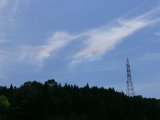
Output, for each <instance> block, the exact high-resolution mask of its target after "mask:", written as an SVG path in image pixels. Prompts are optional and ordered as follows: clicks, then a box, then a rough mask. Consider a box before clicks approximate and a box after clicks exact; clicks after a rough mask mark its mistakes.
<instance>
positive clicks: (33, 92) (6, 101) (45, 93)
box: [0, 79, 160, 120]
mask: <svg viewBox="0 0 160 120" xmlns="http://www.w3.org/2000/svg"><path fill="white" fill-rule="evenodd" d="M0 120H160V100H159V99H154V98H143V97H142V96H134V97H128V96H126V95H125V94H124V93H123V92H117V91H115V90H114V89H113V88H109V89H105V88H103V87H101V88H98V87H96V86H95V87H90V86H89V85H88V84H87V85H86V86H84V87H78V86H76V85H69V84H65V85H63V86H62V85H61V84H60V83H57V82H56V81H55V80H54V79H51V80H48V81H46V82H45V83H43V84H42V83H40V82H37V81H28V82H25V83H24V84H23V85H22V86H20V87H18V88H16V87H13V86H12V85H11V86H10V87H9V88H7V87H0Z"/></svg>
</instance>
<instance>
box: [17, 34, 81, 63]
mask: <svg viewBox="0 0 160 120" xmlns="http://www.w3.org/2000/svg"><path fill="white" fill-rule="evenodd" d="M77 37H78V36H76V35H75V36H72V35H69V34H67V33H65V32H56V33H55V34H53V35H52V36H51V37H50V38H49V39H47V42H46V43H45V44H43V45H39V46H23V47H22V48H21V50H20V51H21V57H20V61H23V60H33V59H34V61H35V62H37V63H38V64H39V65H40V66H41V65H42V63H43V62H44V60H45V59H47V58H48V57H50V56H51V55H53V54H55V53H57V52H58V51H59V50H60V49H62V48H63V47H65V45H66V44H67V43H68V42H70V41H72V40H75V39H76V38H77Z"/></svg>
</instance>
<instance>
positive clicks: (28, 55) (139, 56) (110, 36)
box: [0, 0, 160, 98]
mask: <svg viewBox="0 0 160 120" xmlns="http://www.w3.org/2000/svg"><path fill="white" fill-rule="evenodd" d="M127 57H128V58H129V60H130V64H131V71H132V77H133V83H134V87H135V92H136V94H137V95H143V96H145V97H157V98H160V87H159V86H160V1H159V0H0V85H2V86H4V85H6V86H9V85H10V84H11V83H12V84H13V85H16V86H20V85H21V84H23V83H24V82H25V81H29V80H39V81H40V82H44V81H45V80H48V79H51V78H54V79H55V80H56V81H57V82H60V83H62V84H63V83H69V84H76V85H79V86H84V85H86V84H87V83H89V85H91V86H99V87H105V88H108V87H114V88H115V89H116V90H118V91H124V92H125V90H126V65H125V62H126V58H127Z"/></svg>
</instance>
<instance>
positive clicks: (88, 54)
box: [20, 9, 160, 66]
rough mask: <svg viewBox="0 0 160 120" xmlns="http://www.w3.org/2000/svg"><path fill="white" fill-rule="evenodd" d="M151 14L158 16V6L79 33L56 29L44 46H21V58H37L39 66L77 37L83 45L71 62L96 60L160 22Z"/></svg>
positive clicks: (73, 63) (35, 59) (159, 19)
mask: <svg viewBox="0 0 160 120" xmlns="http://www.w3.org/2000/svg"><path fill="white" fill-rule="evenodd" d="M154 15H157V9H156V10H153V11H151V12H148V13H145V14H144V15H141V16H138V17H136V18H133V19H123V20H119V19H117V22H115V23H112V24H111V25H110V26H108V25H106V26H103V27H100V28H96V29H92V30H89V31H87V32H83V33H79V34H73V35H70V34H68V33H66V32H56V33H55V34H53V36H51V37H50V38H49V39H47V42H46V43H45V44H43V45H37V46H27V47H23V48H22V49H21V54H22V55H21V59H20V61H23V60H26V58H27V60H31V61H33V60H34V61H37V62H36V63H38V64H40V66H41V65H42V64H43V62H44V61H45V60H46V59H47V58H49V57H50V56H51V55H54V54H56V53H57V52H59V51H60V50H62V49H63V48H64V47H65V46H66V45H67V44H69V43H70V42H71V41H73V40H77V39H78V40H83V41H84V40H85V42H84V44H85V46H84V48H83V49H81V50H78V52H76V53H75V54H74V55H73V58H72V59H73V60H72V62H71V64H72V65H75V64H79V63H81V62H83V61H84V60H95V59H99V58H101V57H102V56H103V55H105V54H106V53H108V52H109V51H111V50H112V49H114V48H115V47H116V46H117V45H118V44H119V43H120V42H121V41H123V40H124V39H125V38H126V37H128V36H130V35H132V34H134V33H135V32H137V31H138V30H140V29H142V28H144V27H146V26H149V25H151V24H153V23H157V22H159V21H160V18H158V17H155V16H154ZM78 46H79V45H78Z"/></svg>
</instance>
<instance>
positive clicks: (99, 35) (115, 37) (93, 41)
mask: <svg viewBox="0 0 160 120" xmlns="http://www.w3.org/2000/svg"><path fill="white" fill-rule="evenodd" d="M147 23H148V22H147V21H144V20H131V21H120V22H119V25H118V26H113V27H111V28H105V29H103V30H101V29H97V30H94V31H91V32H90V33H89V34H88V35H87V37H88V40H87V41H86V45H87V46H86V48H84V49H83V50H81V51H79V52H78V53H77V54H76V55H75V56H74V57H75V58H76V59H77V58H78V59H79V58H80V59H81V58H82V59H83V58H93V57H100V56H102V55H104V54H106V53H107V52H108V51H110V50H112V49H113V48H114V47H115V46H116V45H117V44H118V43H119V42H120V41H121V40H122V39H123V38H125V37H127V36H129V35H131V34H133V33H134V32H135V31H137V30H139V29H140V28H143V27H144V26H146V25H147Z"/></svg>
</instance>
